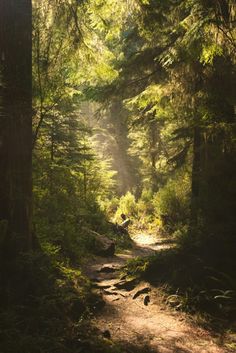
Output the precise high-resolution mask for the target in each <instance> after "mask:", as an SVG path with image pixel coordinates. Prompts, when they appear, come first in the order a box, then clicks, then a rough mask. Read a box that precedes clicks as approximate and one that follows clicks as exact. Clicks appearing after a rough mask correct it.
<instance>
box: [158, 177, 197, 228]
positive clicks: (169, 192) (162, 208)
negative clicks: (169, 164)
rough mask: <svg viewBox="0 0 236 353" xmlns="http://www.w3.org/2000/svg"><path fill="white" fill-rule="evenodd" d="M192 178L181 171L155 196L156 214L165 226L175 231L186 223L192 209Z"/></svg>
mask: <svg viewBox="0 0 236 353" xmlns="http://www.w3.org/2000/svg"><path fill="white" fill-rule="evenodd" d="M190 192H191V186H190V178H189V176H188V174H186V173H184V174H183V173H179V174H178V175H177V176H175V178H173V179H170V180H169V181H168V182H167V183H166V185H165V186H164V187H163V188H162V189H160V190H159V191H158V192H157V193H156V194H155V196H154V198H153V207H154V215H155V216H156V217H157V218H160V219H161V220H162V223H163V226H164V228H168V229H169V230H171V231H175V230H177V229H178V228H179V226H180V225H182V224H183V222H184V223H185V224H186V223H187V220H188V218H189V210H190Z"/></svg>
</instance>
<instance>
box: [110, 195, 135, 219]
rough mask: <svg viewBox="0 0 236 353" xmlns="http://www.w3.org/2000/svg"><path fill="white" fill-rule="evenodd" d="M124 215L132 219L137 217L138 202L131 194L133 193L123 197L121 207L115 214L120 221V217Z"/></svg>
mask: <svg viewBox="0 0 236 353" xmlns="http://www.w3.org/2000/svg"><path fill="white" fill-rule="evenodd" d="M122 213H124V214H125V215H126V216H127V217H131V218H132V217H135V216H136V215H137V202H136V200H135V196H134V195H133V194H131V192H127V194H126V195H124V196H121V198H120V201H119V207H118V209H117V211H116V214H115V220H119V221H120V219H121V218H120V215H121V214H122Z"/></svg>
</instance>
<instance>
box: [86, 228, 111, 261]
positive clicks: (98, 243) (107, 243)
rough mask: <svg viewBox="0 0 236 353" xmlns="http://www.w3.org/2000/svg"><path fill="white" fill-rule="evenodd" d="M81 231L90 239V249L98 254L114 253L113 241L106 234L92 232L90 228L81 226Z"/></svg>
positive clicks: (109, 254)
mask: <svg viewBox="0 0 236 353" xmlns="http://www.w3.org/2000/svg"><path fill="white" fill-rule="evenodd" d="M83 232H84V233H85V234H86V235H87V236H88V237H90V238H91V239H92V242H93V246H92V250H93V251H94V254H95V255H98V256H113V255H114V253H115V243H114V241H113V240H111V239H109V238H108V237H107V236H105V235H102V234H99V233H97V232H94V231H93V230H91V229H88V228H86V227H83Z"/></svg>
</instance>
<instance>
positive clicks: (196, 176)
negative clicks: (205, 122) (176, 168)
mask: <svg viewBox="0 0 236 353" xmlns="http://www.w3.org/2000/svg"><path fill="white" fill-rule="evenodd" d="M200 172H201V132H200V128H199V127H198V126H195V127H194V133H193V164H192V195H191V222H192V224H193V225H197V223H198V215H199V196H200V195H199V193H200Z"/></svg>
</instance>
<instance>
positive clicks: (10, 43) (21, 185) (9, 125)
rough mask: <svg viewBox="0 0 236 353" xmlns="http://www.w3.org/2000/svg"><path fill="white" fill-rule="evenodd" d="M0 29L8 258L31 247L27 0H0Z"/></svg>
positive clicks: (0, 174)
mask: <svg viewBox="0 0 236 353" xmlns="http://www.w3.org/2000/svg"><path fill="white" fill-rule="evenodd" d="M0 26H1V27H0V70H1V81H0V85H1V86H0V88H1V90H0V95H1V97H0V106H1V111H0V112H1V113H0V180H1V182H0V224H5V225H6V232H5V239H2V244H1V245H2V246H1V248H2V251H3V254H4V255H5V257H9V255H10V257H12V256H15V255H17V254H18V253H20V252H21V251H27V250H29V249H31V247H32V229H31V218H32V217H31V214H32V206H31V205H32V8H31V1H30V0H1V1H0ZM0 229H1V228H0Z"/></svg>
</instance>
